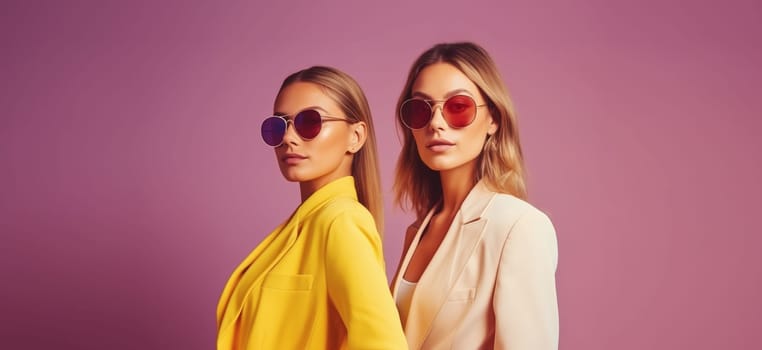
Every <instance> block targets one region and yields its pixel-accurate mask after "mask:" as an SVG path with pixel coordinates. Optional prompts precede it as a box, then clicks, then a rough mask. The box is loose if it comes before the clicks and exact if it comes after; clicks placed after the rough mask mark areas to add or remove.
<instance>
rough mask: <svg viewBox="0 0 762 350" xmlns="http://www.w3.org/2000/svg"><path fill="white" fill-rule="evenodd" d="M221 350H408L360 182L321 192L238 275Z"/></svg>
mask: <svg viewBox="0 0 762 350" xmlns="http://www.w3.org/2000/svg"><path fill="white" fill-rule="evenodd" d="M217 349H279V350H280V349H299V350H303V349H395V350H396V349H407V345H406V342H405V336H404V334H403V332H402V326H401V325H400V321H399V315H398V314H397V310H396V308H395V305H394V302H393V301H392V297H391V294H390V291H389V288H388V284H387V280H386V273H385V268H384V255H383V252H382V249H381V239H380V236H379V234H378V231H377V230H376V226H375V225H374V220H373V216H372V215H371V214H370V213H369V212H368V210H367V209H366V208H365V207H364V206H363V205H362V204H360V203H359V202H358V201H357V193H356V191H355V187H354V179H353V178H352V177H351V176H349V177H343V178H340V179H338V180H335V181H333V182H331V183H329V184H327V185H325V186H323V187H322V188H320V189H319V190H318V191H316V192H315V193H314V194H312V196H310V197H309V198H308V199H307V200H305V201H304V202H303V203H302V204H301V205H300V206H299V208H297V209H296V211H295V212H294V214H293V215H292V216H291V218H290V219H289V220H288V221H287V222H286V223H284V224H282V225H280V226H279V227H278V228H276V229H275V231H273V232H272V233H271V234H270V235H269V236H268V237H266V238H265V239H264V240H263V241H262V243H260V245H259V246H257V248H256V249H254V251H253V252H252V253H251V254H250V255H249V256H248V257H246V259H245V260H244V261H243V262H242V263H241V264H240V265H239V266H238V268H236V269H235V271H234V272H233V274H232V276H230V279H229V280H228V282H227V284H226V286H225V289H224V291H223V292H222V296H221V297H220V301H219V304H218V306H217Z"/></svg>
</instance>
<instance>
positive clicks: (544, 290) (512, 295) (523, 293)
mask: <svg viewBox="0 0 762 350" xmlns="http://www.w3.org/2000/svg"><path fill="white" fill-rule="evenodd" d="M557 263H558V246H557V242H556V232H555V229H554V228H553V224H552V223H551V222H550V219H548V217H547V216H545V214H543V213H542V212H540V211H537V210H530V211H529V212H527V213H525V214H524V215H523V216H522V217H521V218H519V220H518V221H517V222H516V224H515V225H514V226H513V228H512V229H511V231H510V233H509V236H508V239H507V240H506V242H505V244H504V246H503V249H502V254H501V257H500V263H499V264H500V265H499V267H498V273H497V281H496V284H495V295H494V298H493V307H494V310H495V349H511V350H529V349H531V350H555V349H558V304H557V300H556V279H555V274H556V266H557Z"/></svg>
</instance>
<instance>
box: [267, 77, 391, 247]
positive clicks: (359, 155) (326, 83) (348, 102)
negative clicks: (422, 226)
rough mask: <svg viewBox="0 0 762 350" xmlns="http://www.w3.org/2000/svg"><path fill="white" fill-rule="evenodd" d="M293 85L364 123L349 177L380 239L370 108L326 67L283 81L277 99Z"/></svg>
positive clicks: (351, 84) (348, 80) (347, 80)
mask: <svg viewBox="0 0 762 350" xmlns="http://www.w3.org/2000/svg"><path fill="white" fill-rule="evenodd" d="M296 82H307V83H313V84H316V85H318V86H320V88H321V89H322V90H323V92H324V93H325V94H326V95H327V96H328V97H330V98H331V99H332V100H334V101H335V102H336V103H337V104H338V105H339V108H341V110H342V112H344V114H345V115H346V116H347V118H348V119H350V120H351V121H353V122H355V123H356V122H365V125H366V128H367V138H366V140H365V144H364V145H363V147H362V148H361V149H360V150H359V151H357V152H356V153H355V154H354V159H353V160H352V176H353V177H354V178H355V189H356V190H357V199H358V200H359V201H360V203H362V204H363V205H364V206H365V207H366V208H368V211H370V213H371V215H373V218H374V219H375V221H376V228H377V229H378V232H379V234H381V235H382V237H383V228H384V225H383V222H384V221H383V220H384V205H383V199H382V197H381V193H382V191H381V176H380V175H379V171H378V152H377V148H376V132H375V129H374V127H373V119H372V118H371V113H370V106H369V105H368V99H367V98H365V93H363V91H362V89H361V88H360V85H359V84H357V82H356V81H355V80H354V79H353V78H352V77H351V76H349V75H348V74H346V73H344V72H342V71H340V70H338V69H336V68H333V67H326V66H313V67H310V68H307V69H304V70H301V71H298V72H296V73H293V74H291V75H289V76H288V77H286V79H285V80H284V81H283V84H282V85H281V87H280V90H278V95H280V93H281V92H282V91H283V89H285V88H286V87H287V86H289V85H291V84H293V83H296Z"/></svg>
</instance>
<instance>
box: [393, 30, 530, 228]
mask: <svg viewBox="0 0 762 350" xmlns="http://www.w3.org/2000/svg"><path fill="white" fill-rule="evenodd" d="M435 63H448V64H451V65H452V66H454V67H456V68H457V69H458V70H460V71H461V72H463V74H465V75H466V77H468V78H469V79H470V80H471V81H472V82H474V84H475V85H476V86H477V87H478V88H479V93H481V95H482V96H483V97H484V99H485V101H486V103H487V106H488V108H489V112H490V114H491V115H492V119H493V120H494V121H495V123H497V125H498V129H497V132H495V134H494V135H492V136H489V137H488V138H487V139H486V140H485V142H484V146H483V148H482V152H481V153H480V154H479V156H478V161H477V171H476V172H475V173H476V175H475V178H474V179H472V180H473V182H474V184H475V183H476V182H478V181H479V180H481V179H484V180H485V182H486V184H487V186H488V187H489V188H490V189H492V190H494V191H496V192H501V193H507V194H511V195H514V196H516V197H519V198H521V199H526V195H527V190H526V183H525V182H526V174H525V168H524V157H523V155H522V152H521V144H520V142H519V130H518V125H517V119H516V113H515V111H514V109H513V102H512V101H511V98H510V96H509V94H508V89H507V88H506V87H505V84H504V83H503V80H502V78H501V77H500V73H499V72H498V69H497V66H496V65H495V62H494V61H493V60H492V58H491V57H490V56H489V54H488V53H487V51H486V50H484V48H482V47H481V46H479V45H477V44H474V43H471V42H457V43H442V44H437V45H434V46H433V47H431V48H430V49H428V50H426V51H425V52H424V53H422V54H421V55H420V56H419V57H418V59H416V60H415V62H414V63H413V66H412V67H411V68H410V72H409V73H408V77H407V82H406V83H405V87H404V88H403V89H402V93H401V94H400V97H399V100H398V101H397V129H398V130H399V131H400V132H401V133H402V137H403V145H402V150H401V152H400V155H399V158H398V160H397V169H396V174H395V179H394V180H395V181H394V194H395V203H396V204H397V205H398V206H400V207H402V208H403V209H407V208H412V209H413V210H414V212H415V213H416V215H417V216H418V217H419V218H420V217H423V216H424V215H426V212H427V211H428V210H429V209H431V208H432V207H433V206H434V205H436V203H438V202H439V201H440V200H441V199H442V185H441V183H440V177H439V172H437V171H434V170H431V169H429V168H428V167H427V166H426V165H425V164H424V163H423V161H422V160H421V157H420V156H419V155H418V151H417V149H416V147H415V140H414V139H413V133H412V131H411V130H410V129H408V128H406V127H405V126H404V125H402V123H401V121H400V115H399V113H400V112H399V111H400V106H401V105H402V103H403V102H405V100H407V99H409V98H411V94H412V87H413V84H414V83H415V80H416V79H417V78H418V74H420V72H421V71H422V70H423V69H424V68H426V67H428V66H430V65H432V64H435ZM407 204H409V206H408V205H407Z"/></svg>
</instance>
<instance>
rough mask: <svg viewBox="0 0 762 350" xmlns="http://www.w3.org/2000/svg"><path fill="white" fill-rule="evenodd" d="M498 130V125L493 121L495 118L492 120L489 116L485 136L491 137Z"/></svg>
mask: <svg viewBox="0 0 762 350" xmlns="http://www.w3.org/2000/svg"><path fill="white" fill-rule="evenodd" d="M498 128H499V125H498V124H497V121H495V118H493V117H492V116H491V115H490V116H489V129H487V135H489V136H492V135H494V134H495V133H496V132H497V129H498Z"/></svg>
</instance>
